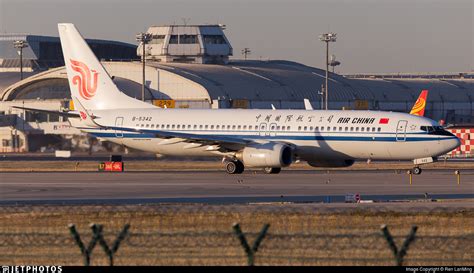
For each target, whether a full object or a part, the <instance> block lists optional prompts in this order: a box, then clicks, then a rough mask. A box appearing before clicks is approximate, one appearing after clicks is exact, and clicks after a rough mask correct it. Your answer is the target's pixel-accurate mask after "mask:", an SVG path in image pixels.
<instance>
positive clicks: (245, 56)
mask: <svg viewBox="0 0 474 273" xmlns="http://www.w3.org/2000/svg"><path fill="white" fill-rule="evenodd" d="M250 53H252V51H251V50H250V48H248V47H246V48H244V49H242V55H244V58H245V60H247V55H250Z"/></svg>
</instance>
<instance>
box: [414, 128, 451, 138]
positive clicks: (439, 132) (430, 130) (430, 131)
mask: <svg viewBox="0 0 474 273" xmlns="http://www.w3.org/2000/svg"><path fill="white" fill-rule="evenodd" d="M420 129H421V130H422V131H425V132H427V133H428V134H432V135H449V136H451V135H453V134H451V133H450V132H448V131H446V130H444V128H443V126H421V127H420Z"/></svg>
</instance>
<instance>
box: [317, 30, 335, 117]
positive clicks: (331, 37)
mask: <svg viewBox="0 0 474 273" xmlns="http://www.w3.org/2000/svg"><path fill="white" fill-rule="evenodd" d="M336 35H337V34H336V33H332V32H330V33H323V34H321V35H319V40H320V41H321V42H325V43H326V84H325V85H324V93H325V97H326V99H325V100H326V101H325V108H326V110H328V91H329V88H328V78H329V43H330V42H336Z"/></svg>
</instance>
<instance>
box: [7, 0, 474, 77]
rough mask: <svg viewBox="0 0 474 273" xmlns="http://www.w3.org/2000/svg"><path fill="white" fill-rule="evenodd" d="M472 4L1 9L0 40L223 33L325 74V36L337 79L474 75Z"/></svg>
mask: <svg viewBox="0 0 474 273" xmlns="http://www.w3.org/2000/svg"><path fill="white" fill-rule="evenodd" d="M473 3H474V1H473V0H154V1H151V0H96V1H92V0H80V1H79V0H0V32H2V33H5V32H6V33H30V34H36V35H51V36H58V34H57V23H74V24H76V27H77V28H78V29H79V30H80V31H81V33H82V34H83V35H84V36H85V37H87V38H96V39H111V40H118V41H123V42H129V43H136V42H135V34H136V33H138V32H141V31H146V29H147V28H148V26H151V25H164V24H175V23H176V24H183V23H184V21H186V22H187V23H188V24H216V23H219V24H225V25H226V26H227V28H226V30H225V33H226V36H227V37H228V39H229V40H230V42H231V44H232V47H233V48H234V58H243V57H242V55H241V50H242V49H243V48H245V47H248V48H250V49H251V51H252V53H251V55H250V56H249V58H254V59H265V60H266V59H271V60H275V59H280V60H291V61H296V62H300V63H303V64H306V65H310V66H316V67H320V68H324V67H325V54H326V52H325V45H324V43H322V42H320V41H319V38H318V36H319V34H321V33H325V32H335V33H337V41H336V42H335V43H331V45H330V54H335V55H336V59H337V60H339V61H340V62H341V65H340V66H339V67H337V68H336V72H339V73H345V74H348V73H398V72H407V73H411V72H466V71H474V18H473V17H474V15H473V14H474V4H473Z"/></svg>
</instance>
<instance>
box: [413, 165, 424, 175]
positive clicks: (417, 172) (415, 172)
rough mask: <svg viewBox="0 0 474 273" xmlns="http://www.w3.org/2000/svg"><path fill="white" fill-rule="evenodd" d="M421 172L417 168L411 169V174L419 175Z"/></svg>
mask: <svg viewBox="0 0 474 273" xmlns="http://www.w3.org/2000/svg"><path fill="white" fill-rule="evenodd" d="M421 171H422V170H421V168H420V167H418V166H416V167H413V169H412V173H413V174H416V175H419V174H421Z"/></svg>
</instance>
